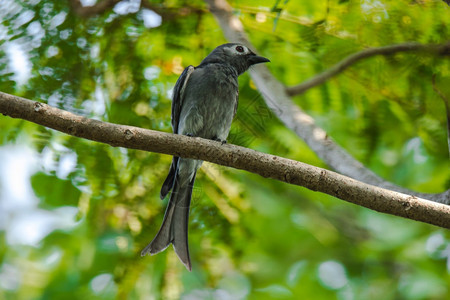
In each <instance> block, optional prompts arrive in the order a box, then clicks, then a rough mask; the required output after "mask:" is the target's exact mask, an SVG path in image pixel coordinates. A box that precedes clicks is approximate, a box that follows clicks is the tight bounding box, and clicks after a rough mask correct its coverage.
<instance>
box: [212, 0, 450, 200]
mask: <svg viewBox="0 0 450 300" xmlns="http://www.w3.org/2000/svg"><path fill="white" fill-rule="evenodd" d="M206 2H207V3H208V4H209V9H210V11H211V12H212V13H213V14H214V16H215V17H216V19H217V22H218V23H219V25H220V27H221V28H222V30H223V32H224V35H225V37H226V38H227V39H228V40H230V41H234V42H239V43H242V44H245V45H247V46H249V47H250V48H252V49H254V47H253V46H252V45H251V43H250V42H249V40H248V38H247V37H246V35H245V33H244V30H243V26H242V23H241V21H240V20H239V18H238V17H236V16H234V15H233V14H232V13H231V7H230V5H229V4H228V3H227V2H226V1H225V0H206ZM250 75H251V77H252V79H253V81H254V82H255V84H256V86H257V87H258V90H259V91H260V92H261V94H262V95H263V97H264V100H265V102H266V104H267V106H268V107H269V108H270V109H271V110H272V112H273V113H274V114H275V115H276V116H277V117H278V118H279V119H280V120H281V121H282V122H283V123H284V124H285V125H286V127H287V128H289V129H291V130H292V131H294V132H295V133H296V134H297V135H298V136H299V137H300V138H301V139H303V140H304V141H305V142H306V144H308V146H309V147H310V148H311V149H312V150H313V151H314V152H315V153H316V154H317V156H318V157H320V158H321V159H322V160H323V161H324V162H325V163H326V164H328V165H329V166H330V167H331V168H332V169H334V170H336V171H337V172H339V173H341V174H344V175H347V176H350V177H352V178H355V179H358V180H360V181H362V182H365V183H368V184H372V185H375V186H378V187H382V188H386V189H389V190H394V191H397V192H401V193H404V194H410V195H414V196H417V197H420V198H426V199H429V200H432V201H436V202H439V203H446V204H450V190H448V191H446V192H443V193H440V194H424V193H417V192H413V191H410V190H408V189H405V188H402V187H399V186H397V185H395V184H392V183H390V182H388V181H385V180H383V179H382V178H381V177H379V176H377V175H376V174H375V173H373V172H372V171H371V170H369V169H367V168H365V167H364V166H363V164H361V163H360V162H359V161H357V160H356V159H354V158H353V157H352V156H351V155H350V154H348V152H347V151H345V150H344V149H343V148H342V147H340V146H339V145H338V144H336V143H335V142H334V141H333V140H332V139H331V138H330V137H329V136H328V134H327V133H326V132H325V131H324V130H323V129H322V128H320V127H318V126H317V125H316V124H315V122H314V119H313V118H311V117H310V116H309V115H308V114H306V113H305V112H303V111H302V110H301V109H300V108H299V107H298V106H297V105H295V104H294V103H293V101H292V100H291V98H290V97H289V95H288V94H287V93H286V89H285V86H284V85H283V84H282V83H281V82H279V81H278V80H277V79H276V78H275V77H273V75H272V74H271V73H270V71H269V70H268V69H267V67H266V66H264V65H257V66H254V67H253V68H252V69H251V70H250Z"/></svg>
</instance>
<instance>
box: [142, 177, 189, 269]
mask: <svg viewBox="0 0 450 300" xmlns="http://www.w3.org/2000/svg"><path fill="white" fill-rule="evenodd" d="M195 175H196V172H195V173H194V175H193V176H192V179H191V180H190V181H189V182H188V183H187V184H185V185H184V186H182V184H181V182H182V181H180V180H179V178H178V174H175V175H174V176H173V179H174V183H173V188H172V194H171V195H170V200H169V204H168V205H167V208H166V213H165V214H164V220H163V223H162V225H161V228H160V229H159V231H158V233H157V234H156V236H155V238H154V239H153V241H151V243H150V244H148V245H147V247H145V248H144V250H142V252H141V256H144V255H146V254H148V253H150V254H152V255H154V254H156V253H159V252H161V251H163V250H164V249H166V248H167V247H168V246H169V244H170V243H172V244H173V247H174V249H175V253H176V254H177V255H178V257H179V258H180V260H181V262H182V263H183V264H184V265H185V266H186V268H187V269H188V270H189V271H191V259H190V257H189V246H188V221H189V206H190V204H191V196H192V189H193V187H194V181H195ZM169 176H170V174H169Z"/></svg>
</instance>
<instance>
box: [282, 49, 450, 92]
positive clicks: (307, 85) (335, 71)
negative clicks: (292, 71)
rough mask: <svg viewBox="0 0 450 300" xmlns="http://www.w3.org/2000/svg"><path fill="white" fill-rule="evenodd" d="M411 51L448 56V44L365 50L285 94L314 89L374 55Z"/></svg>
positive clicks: (348, 57) (287, 89)
mask: <svg viewBox="0 0 450 300" xmlns="http://www.w3.org/2000/svg"><path fill="white" fill-rule="evenodd" d="M411 51H418V52H427V53H432V54H436V55H450V42H448V43H445V44H438V45H424V44H419V43H413V42H411V43H404V44H398V45H390V46H385V47H378V48H369V49H365V50H362V51H360V52H357V53H354V54H352V55H349V56H347V57H346V58H344V59H343V60H341V61H340V62H338V63H337V64H335V65H334V66H332V67H331V68H329V69H327V70H325V71H324V72H322V73H320V74H317V75H315V76H314V77H312V78H310V79H308V80H305V81H304V82H302V83H300V84H298V85H295V86H291V87H287V88H286V92H287V94H288V95H289V96H295V95H299V94H302V93H304V92H305V91H306V90H308V89H310V88H312V87H315V86H317V85H320V84H322V83H324V82H325V81H327V80H328V79H330V78H331V77H333V76H335V75H337V74H339V73H341V72H343V71H344V70H345V69H347V68H348V67H350V66H352V65H353V64H355V63H357V62H358V61H360V60H362V59H364V58H368V57H372V56H375V55H392V54H395V53H398V52H411Z"/></svg>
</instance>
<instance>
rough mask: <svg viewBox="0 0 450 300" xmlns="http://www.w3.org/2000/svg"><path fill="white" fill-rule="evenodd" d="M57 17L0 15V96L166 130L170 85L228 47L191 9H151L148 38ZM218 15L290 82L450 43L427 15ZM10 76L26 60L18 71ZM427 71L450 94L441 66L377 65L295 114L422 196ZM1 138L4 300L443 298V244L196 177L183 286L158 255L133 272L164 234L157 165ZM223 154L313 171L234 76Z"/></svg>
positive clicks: (43, 11)
mask: <svg viewBox="0 0 450 300" xmlns="http://www.w3.org/2000/svg"><path fill="white" fill-rule="evenodd" d="M70 2H73V1H48V0H41V1H39V0H33V1H13V0H8V1H2V3H0V17H1V20H2V23H1V25H0V36H2V39H1V41H0V70H1V76H0V90H1V91H3V92H7V93H11V94H15V95H20V96H23V97H25V98H29V99H36V100H38V99H39V100H42V101H45V102H47V103H48V104H51V105H53V106H57V107H60V108H63V109H66V110H68V111H72V112H75V113H78V114H81V115H84V116H87V117H92V118H96V119H100V120H104V121H108V122H112V123H119V124H127V125H133V126H138V127H143V128H151V129H155V130H162V131H168V132H170V130H171V128H170V118H169V116H170V105H171V102H170V93H171V89H172V87H173V85H174V83H175V81H176V79H177V78H178V76H179V75H180V74H181V72H182V70H183V68H184V67H186V66H187V65H189V64H193V65H197V64H199V62H200V61H201V59H202V58H203V57H205V56H206V55H207V54H208V53H209V52H210V51H211V50H212V49H213V48H214V47H215V46H217V45H218V44H221V43H224V42H226V40H225V39H224V37H223V35H222V33H221V31H220V28H219V27H218V25H217V24H216V22H215V20H214V18H213V17H212V15H211V14H210V13H209V12H208V11H207V9H206V6H205V4H204V3H203V2H202V1H191V2H186V1H165V2H164V3H163V4H164V5H165V8H163V9H161V12H160V13H161V14H162V16H163V21H162V23H161V24H160V25H159V26H154V27H151V26H149V25H148V24H147V26H145V24H144V20H145V19H146V18H147V17H146V14H149V11H148V10H143V9H131V8H130V12H129V13H124V12H123V11H121V10H120V7H119V5H120V3H119V4H118V5H116V7H114V9H110V10H106V11H105V12H102V13H101V14H99V15H98V16H93V17H89V18H83V17H80V16H79V15H77V14H76V13H74V10H73V9H72V8H71V6H70ZM91 2H92V1H91ZM132 3H136V1H129V2H128V4H129V5H131V4H132ZM148 3H150V2H148ZM230 4H231V5H233V7H234V8H235V13H236V14H238V15H239V16H240V18H241V20H242V21H243V23H244V25H245V28H246V29H247V31H248V33H249V36H250V39H251V40H252V42H253V43H254V45H255V46H256V47H257V49H258V51H259V52H260V53H261V54H262V55H264V56H266V57H269V58H270V59H271V61H272V63H271V64H269V65H268V67H269V68H270V70H271V71H272V72H273V73H274V74H275V76H276V77H277V78H278V79H279V80H280V81H282V82H283V83H285V84H287V85H294V84H297V83H300V82H302V81H303V80H306V79H308V78H309V77H311V76H314V75H315V74H317V73H318V72H320V71H322V70H325V69H326V68H328V67H330V66H332V65H333V64H334V63H337V62H338V61H339V60H341V59H342V58H344V57H345V56H347V55H349V54H351V53H354V52H356V51H359V50H362V49H364V48H366V47H376V46H383V45H389V44H394V43H402V42H405V41H417V42H421V43H442V42H445V41H446V40H448V39H449V37H450V21H449V18H448V13H449V11H448V10H449V7H448V6H447V5H446V4H445V3H444V2H442V1H412V2H408V1H389V0H385V1H370V0H364V1H360V2H358V1H356V2H355V1H274V0H271V1H253V0H247V1H235V2H231V3H230ZM122 5H124V4H123V3H122ZM154 5H155V6H156V4H154ZM158 7H159V6H158ZM152 20H153V21H155V20H156V21H157V19H155V18H154V19H152ZM150 27H151V28H150ZM22 57H24V58H25V60H21V58H22ZM21 61H25V62H27V61H28V63H26V64H25V65H22V68H19V67H15V65H17V63H18V62H21ZM27 68H29V69H28V70H29V73H30V76H28V77H27V72H26V70H27ZM24 69H25V73H23V74H24V75H23V76H22V77H21V74H22V73H21V71H20V70H24ZM433 74H436V78H437V85H438V86H439V88H440V89H441V90H442V91H443V93H444V94H446V95H450V85H448V82H449V78H450V62H449V60H448V58H447V59H444V58H442V57H434V56H431V55H429V54H426V53H401V54H397V55H393V56H389V57H374V58H370V59H367V60H364V61H362V62H359V63H358V64H357V65H355V66H353V67H351V68H350V69H349V70H347V71H346V72H344V73H343V74H341V75H339V76H337V77H335V78H333V79H331V80H330V81H328V82H327V83H326V84H324V85H322V86H319V87H316V88H314V89H311V90H309V91H307V92H306V93H305V94H304V95H301V96H298V97H296V98H295V101H296V103H297V104H298V105H299V106H300V107H302V109H304V110H305V111H307V112H308V113H310V114H311V115H312V116H314V118H315V120H316V121H317V122H318V123H319V124H320V125H321V126H322V127H323V128H324V129H326V130H327V132H328V133H329V135H330V136H331V137H333V138H334V139H335V140H336V141H337V142H338V143H339V144H340V145H342V146H343V147H344V148H345V149H346V150H347V151H349V152H350V153H351V154H352V155H354V156H355V157H356V158H358V159H359V160H360V161H362V162H363V163H364V164H365V165H366V166H367V167H368V168H370V169H372V170H373V171H375V172H376V173H378V174H379V175H381V176H383V177H384V178H386V179H387V180H389V181H392V182H394V183H396V184H399V185H402V186H405V187H407V188H410V189H414V190H418V191H423V192H430V193H431V192H436V193H437V192H442V191H444V190H446V189H448V188H450V172H449V170H450V163H449V159H448V148H447V144H446V143H447V142H446V134H447V133H446V131H445V127H446V119H445V113H444V104H443V102H442V101H441V99H440V98H439V96H438V95H436V93H435V92H434V91H433V89H432V84H431V78H432V75H433ZM0 128H1V130H0V143H1V145H2V146H1V147H0V162H1V164H0V167H1V168H0V169H1V170H0V171H1V173H0V175H1V177H0V179H1V181H0V187H1V193H0V197H1V198H0V207H1V210H2V211H0V230H1V231H0V245H1V247H0V299H3V298H4V299H59V298H67V297H69V298H70V299H85V298H89V299H110V298H115V297H117V298H126V299H142V298H146V299H147V298H148V299H159V298H164V299H176V298H179V297H183V298H185V299H216V298H223V299H271V298H281V299H283V298H285V299H288V298H296V299H330V298H338V299H448V297H449V296H450V291H449V289H448V286H449V284H450V277H449V270H450V269H449V264H448V262H449V255H450V254H449V250H448V249H450V248H449V247H450V246H449V239H450V235H449V233H448V232H447V231H443V230H440V229H437V228H435V227H432V226H429V225H425V224H419V223H415V222H413V221H410V220H403V219H399V218H396V217H392V216H386V215H382V214H379V213H376V212H372V211H368V210H367V209H364V208H361V207H356V206H354V205H351V204H347V203H343V202H342V201H339V200H337V199H334V198H331V197H328V196H325V195H321V194H317V193H314V192H311V191H308V190H305V189H303V188H299V187H295V186H289V185H286V184H282V183H280V182H275V181H272V180H268V179H264V178H260V177H259V176H256V175H254V174H249V173H244V172H242V171H238V170H233V169H226V168H223V167H218V166H214V165H212V164H209V163H205V164H204V166H203V167H202V171H201V172H199V175H198V180H197V182H196V186H195V190H194V196H193V205H192V208H191V217H190V237H189V239H190V249H191V256H192V261H193V271H192V273H189V272H187V271H186V270H185V269H184V268H183V266H182V265H181V263H179V262H178V260H177V258H176V256H175V254H174V252H173V250H172V249H168V250H166V251H165V252H163V253H161V254H158V255H156V256H154V257H144V258H141V257H140V256H139V253H140V250H141V249H142V248H143V247H144V246H145V245H146V244H147V243H148V242H149V241H150V240H151V239H152V238H153V236H154V234H155V233H156V232H157V230H158V228H159V225H160V222H161V219H162V214H163V211H164V205H165V202H162V201H160V200H159V197H158V193H159V188H160V186H161V184H162V182H163V180H164V178H165V175H166V172H167V170H168V167H169V164H170V160H171V157H168V156H164V155H159V154H154V153H144V152H140V151H134V150H127V149H117V148H112V147H110V146H107V145H102V144H98V143H94V142H91V141H86V140H81V139H78V138H74V137H70V136H66V135H63V134H61V133H58V132H55V131H53V130H49V129H46V128H42V127H40V126H37V125H34V124H30V123H28V122H25V121H21V120H14V119H11V118H6V117H3V116H2V117H0ZM228 141H229V142H230V143H234V144H238V145H242V146H245V147H249V148H253V149H256V150H259V151H263V152H267V153H273V154H277V155H280V156H284V157H289V158H292V159H295V160H300V161H303V162H306V163H309V164H312V165H316V166H321V167H326V166H325V165H324V164H323V162H321V161H320V160H319V159H318V158H317V157H316V156H315V155H314V153H313V152H312V151H311V150H310V149H308V147H307V146H306V145H305V144H304V143H303V142H302V141H301V140H299V139H298V137H297V136H295V134H293V133H292V132H291V131H289V130H287V129H286V128H285V127H284V126H283V125H282V124H281V123H280V122H279V121H278V120H277V119H276V117H275V116H274V115H273V114H272V113H271V112H270V111H269V110H268V108H267V107H266V106H265V104H264V102H263V100H262V98H261V97H260V96H259V94H258V91H257V90H256V89H255V87H254V85H253V83H252V82H251V80H250V77H249V76H248V75H247V74H245V75H243V76H241V78H240V103H239V109H238V114H237V117H236V119H235V121H234V123H233V127H232V130H231V134H230V137H229V139H228ZM42 224H44V225H45V226H44V225H42Z"/></svg>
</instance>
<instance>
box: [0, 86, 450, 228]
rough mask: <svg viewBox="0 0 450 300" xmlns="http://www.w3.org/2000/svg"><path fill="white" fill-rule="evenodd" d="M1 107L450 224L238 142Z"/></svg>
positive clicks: (26, 105)
mask: <svg viewBox="0 0 450 300" xmlns="http://www.w3.org/2000/svg"><path fill="white" fill-rule="evenodd" d="M0 113H2V114H4V115H6V116H10V117H13V118H21V119H24V120H28V121H31V122H34V123H36V124H40V125H43V126H46V127H49V128H52V129H55V130H58V131H61V132H64V133H67V134H70V135H73V136H76V137H81V138H85V139H89V140H92V141H97V142H101V143H106V144H109V145H111V146H114V147H125V148H130V149H137V150H143V151H150V152H157V153H164V154H169V155H176V156H180V157H186V158H192V159H201V160H205V161H210V162H213V163H216V164H220V165H223V166H228V167H232V168H236V169H241V170H246V171H249V172H252V173H255V174H259V175H261V176H263V177H266V178H273V179H277V180H280V181H283V182H286V183H290V184H295V185H299V186H304V187H306V188H308V189H311V190H313V191H319V192H323V193H326V194H329V195H331V196H334V197H337V198H339V199H342V200H345V201H348V202H351V203H354V204H357V205H361V206H364V207H367V208H370V209H373V210H376V211H379V212H383V213H388V214H392V215H397V216H401V217H404V218H408V219H411V220H416V221H421V222H425V223H429V224H433V225H436V226H440V227H443V228H449V229H450V206H448V205H444V204H440V203H435V202H431V201H427V200H425V199H421V198H417V197H414V196H410V195H405V194H401V193H397V192H394V191H390V190H386V189H382V188H379V187H375V186H372V185H368V184H365V183H362V182H359V181H357V180H354V179H351V178H349V177H346V176H343V175H340V174H338V173H335V172H331V171H328V170H325V169H322V168H318V167H314V166H310V165H307V164H304V163H301V162H297V161H294V160H290V159H286V158H283V157H279V156H275V155H270V154H265V153H261V152H258V151H254V150H251V149H247V148H244V147H239V146H235V145H228V144H225V145H222V144H221V143H218V142H215V141H211V140H206V139H202V138H191V137H187V136H183V135H175V134H169V133H163V132H159V131H154V130H147V129H142V128H137V127H132V126H125V125H116V124H111V123H107V122H101V121H97V120H93V119H88V118H85V117H82V116H78V115H75V114H73V113H70V112H67V111H64V110H61V109H58V108H54V107H51V106H49V105H47V104H44V103H40V102H35V101H31V100H27V99H24V98H20V97H16V96H13V95H9V94H5V93H2V92H0Z"/></svg>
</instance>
